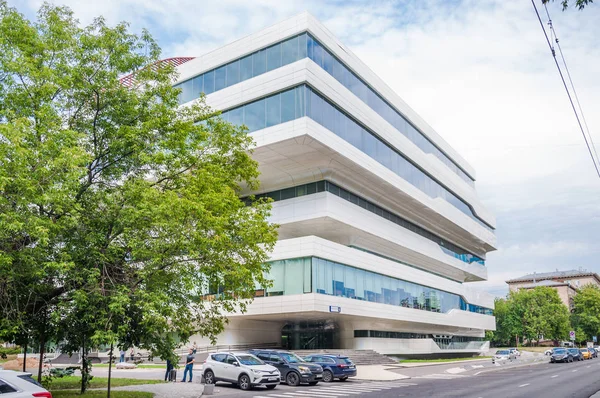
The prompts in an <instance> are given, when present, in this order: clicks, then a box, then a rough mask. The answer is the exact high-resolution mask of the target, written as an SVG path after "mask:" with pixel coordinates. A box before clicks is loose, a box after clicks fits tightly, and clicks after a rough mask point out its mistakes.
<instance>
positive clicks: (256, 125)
mask: <svg viewBox="0 0 600 398" xmlns="http://www.w3.org/2000/svg"><path fill="white" fill-rule="evenodd" d="M265 122H266V120H265V100H260V101H256V102H252V103H250V104H248V105H245V106H244V124H245V125H246V126H248V130H249V131H251V132H252V131H256V130H260V129H264V128H265Z"/></svg>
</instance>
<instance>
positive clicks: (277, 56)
mask: <svg viewBox="0 0 600 398" xmlns="http://www.w3.org/2000/svg"><path fill="white" fill-rule="evenodd" d="M279 67H281V44H275V45H274V46H271V47H268V48H267V71H271V70H273V69H277V68H279Z"/></svg>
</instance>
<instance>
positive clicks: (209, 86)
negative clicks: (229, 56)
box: [204, 70, 215, 94]
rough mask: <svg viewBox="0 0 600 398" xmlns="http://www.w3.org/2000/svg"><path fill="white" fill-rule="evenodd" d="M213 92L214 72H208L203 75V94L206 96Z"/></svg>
mask: <svg viewBox="0 0 600 398" xmlns="http://www.w3.org/2000/svg"><path fill="white" fill-rule="evenodd" d="M214 91H215V72H214V71H212V70H211V71H210V72H206V73H205V74H204V92H205V93H206V94H210V93H213V92H214Z"/></svg>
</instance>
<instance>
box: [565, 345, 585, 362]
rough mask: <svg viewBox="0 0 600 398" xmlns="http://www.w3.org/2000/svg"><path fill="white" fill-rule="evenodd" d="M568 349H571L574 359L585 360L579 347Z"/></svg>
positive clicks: (570, 352)
mask: <svg viewBox="0 0 600 398" xmlns="http://www.w3.org/2000/svg"><path fill="white" fill-rule="evenodd" d="M567 351H569V354H571V356H572V357H573V360H574V361H583V355H582V354H581V351H579V348H569V349H567Z"/></svg>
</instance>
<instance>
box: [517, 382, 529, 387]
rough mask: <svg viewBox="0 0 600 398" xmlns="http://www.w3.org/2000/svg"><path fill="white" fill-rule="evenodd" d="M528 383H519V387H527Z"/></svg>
mask: <svg viewBox="0 0 600 398" xmlns="http://www.w3.org/2000/svg"><path fill="white" fill-rule="evenodd" d="M529 384H530V383H525V384H521V385H520V386H519V387H527V386H528V385H529Z"/></svg>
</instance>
